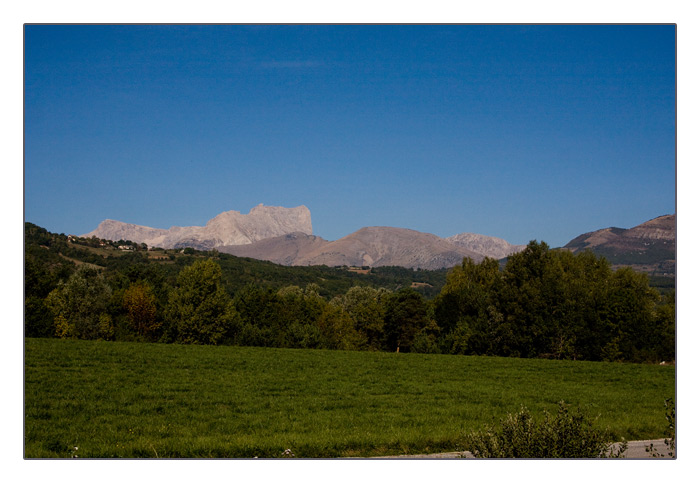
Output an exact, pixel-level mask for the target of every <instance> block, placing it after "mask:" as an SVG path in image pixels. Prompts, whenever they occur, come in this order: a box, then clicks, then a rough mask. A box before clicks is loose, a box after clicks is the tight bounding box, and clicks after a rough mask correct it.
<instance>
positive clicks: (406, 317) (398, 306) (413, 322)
mask: <svg viewBox="0 0 700 483" xmlns="http://www.w3.org/2000/svg"><path fill="white" fill-rule="evenodd" d="M429 322H430V321H429V319H428V311H427V307H426V304H425V301H424V300H423V297H421V295H420V294H419V293H418V292H416V291H415V290H412V289H410V288H404V289H401V290H399V291H398V292H394V293H392V294H390V295H388V296H387V297H386V298H385V309H384V335H385V348H386V350H389V351H396V352H400V351H402V350H403V351H404V352H411V348H412V346H413V341H414V338H415V337H416V335H417V334H418V333H419V332H420V331H421V330H422V329H423V328H425V327H426V326H427V325H428V324H429Z"/></svg>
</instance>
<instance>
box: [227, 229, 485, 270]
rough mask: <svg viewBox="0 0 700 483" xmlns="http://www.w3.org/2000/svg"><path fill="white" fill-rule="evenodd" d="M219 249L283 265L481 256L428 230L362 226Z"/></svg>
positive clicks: (407, 262)
mask: <svg viewBox="0 0 700 483" xmlns="http://www.w3.org/2000/svg"><path fill="white" fill-rule="evenodd" d="M219 250H220V251H222V252H226V253H230V254H232V255H237V256H247V257H251V258H258V259H263V260H270V261H274V262H276V263H282V264H285V265H328V266H331V267H333V266H341V265H347V266H371V267H381V266H392V265H393V266H401V267H408V268H423V269H429V270H435V269H439V268H445V267H452V266H454V265H458V264H459V263H461V262H462V259H463V258H464V257H471V258H472V259H474V260H475V261H481V260H482V259H483V258H484V256H483V255H481V254H479V253H476V252H474V251H472V250H468V249H466V248H463V247H459V246H456V245H454V244H452V243H450V242H448V241H445V240H443V239H442V238H440V237H438V236H436V235H432V234H430V233H422V232H418V231H415V230H408V229H405V228H390V227H368V228H362V229H360V230H358V231H356V232H354V233H351V234H350V235H348V236H346V237H343V238H341V239H339V240H336V241H332V242H328V241H326V240H323V239H322V238H319V237H313V236H304V235H303V234H298V233H295V234H293V235H286V236H282V237H276V238H274V239H269V240H263V241H260V242H257V243H254V244H252V245H249V246H246V247H240V246H238V247H221V248H219Z"/></svg>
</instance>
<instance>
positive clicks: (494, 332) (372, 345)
mask: <svg viewBox="0 0 700 483" xmlns="http://www.w3.org/2000/svg"><path fill="white" fill-rule="evenodd" d="M39 234H41V233H39ZM35 235H36V234H35ZM49 242H50V240H49V239H47V240H44V243H49ZM41 246H43V247H46V245H41ZM46 250H50V247H48V248H43V250H42V249H40V250H38V252H37V249H36V245H34V246H33V247H32V248H31V250H29V248H27V254H25V335H27V336H28V337H64V338H81V339H104V340H123V341H150V342H163V343H181V344H231V345H252V346H266V347H289V348H323V349H342V350H375V351H399V352H423V353H446V354H470V355H471V354H474V355H496V356H511V357H547V358H557V359H585V360H606V361H636V362H641V361H659V360H674V359H675V298H674V294H673V293H672V292H671V293H668V294H665V295H664V296H661V295H660V294H659V293H658V292H657V291H656V290H655V289H653V288H651V287H650V286H649V283H648V279H647V278H646V276H645V275H644V274H641V273H637V272H634V271H632V270H631V269H626V268H623V269H618V270H612V269H611V267H610V264H609V263H608V262H607V260H606V259H605V258H602V257H598V256H596V255H594V254H592V253H590V252H583V253H577V254H572V253H570V252H568V251H562V250H552V249H550V248H549V247H548V246H547V245H546V244H545V243H543V242H540V243H538V242H534V241H533V242H531V243H530V244H529V245H528V246H527V248H526V249H525V250H524V251H523V252H520V253H518V254H515V255H513V256H511V257H509V259H508V260H507V261H506V263H505V265H503V266H500V265H499V262H498V261H497V260H492V259H488V258H487V259H485V260H484V261H482V262H480V263H475V262H473V261H472V260H471V259H464V261H463V263H462V264H461V265H459V266H456V267H454V268H453V269H452V270H450V271H449V272H448V273H447V277H446V282H445V283H444V286H442V287H441V289H440V291H439V292H438V293H437V296H436V297H434V298H433V299H432V300H428V299H426V298H425V296H423V295H422V294H420V293H419V292H417V291H415V290H413V289H411V288H408V287H402V288H399V287H397V288H395V289H389V288H383V287H379V288H377V287H371V286H366V285H365V286H361V285H355V286H351V287H349V288H347V289H346V290H344V291H342V292H340V293H336V294H334V295H329V294H327V293H326V294H324V293H322V290H321V288H320V286H319V284H318V283H315V282H308V283H306V284H304V285H298V284H289V285H284V286H281V287H272V286H269V285H263V284H260V283H255V282H249V283H246V284H245V285H243V286H240V287H238V288H237V289H236V290H235V291H232V290H230V289H229V288H228V287H227V284H226V283H225V279H224V277H223V272H222V260H221V259H219V258H217V257H202V258H198V259H195V260H194V261H193V262H192V263H188V264H182V263H181V264H178V263H173V264H172V265H171V267H174V268H175V269H176V273H174V274H173V275H174V276H171V275H170V273H171V272H168V271H166V270H164V269H163V268H162V266H160V265H157V264H153V263H143V262H139V260H143V259H142V258H139V255H138V254H137V253H134V254H125V255H123V257H121V258H120V259H121V260H122V263H123V261H124V260H133V261H134V262H135V263H130V264H126V265H125V266H124V267H122V268H120V269H118V270H110V271H107V270H104V269H103V268H102V267H100V266H98V265H96V264H94V263H88V262H86V263H81V264H80V265H79V266H78V267H77V268H76V267H75V266H74V265H73V262H66V264H64V263H63V262H64V261H65V260H63V259H62V258H61V257H57V258H53V259H52V260H53V264H47V263H42V261H41V259H40V258H39V257H40V255H42V252H43V251H46ZM132 256H133V257H134V258H125V257H132ZM190 260H192V257H190ZM95 261H97V260H95ZM175 262H178V260H175Z"/></svg>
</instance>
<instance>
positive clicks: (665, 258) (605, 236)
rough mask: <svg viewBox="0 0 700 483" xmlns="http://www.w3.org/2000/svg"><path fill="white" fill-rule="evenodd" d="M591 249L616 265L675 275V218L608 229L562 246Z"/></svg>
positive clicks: (578, 237)
mask: <svg viewBox="0 0 700 483" xmlns="http://www.w3.org/2000/svg"><path fill="white" fill-rule="evenodd" d="M563 248H564V249H566V250H570V251H572V252H574V253H576V252H579V251H582V250H591V251H592V252H593V253H595V254H596V255H600V256H604V257H605V258H607V259H608V260H609V261H610V263H611V264H612V265H613V266H614V267H615V266H632V267H634V268H636V269H637V270H640V271H643V272H647V273H650V274H652V275H662V276H673V275H675V272H676V215H675V214H672V215H661V216H657V217H656V218H652V219H651V220H648V221H645V222H644V223H640V224H639V225H637V226H634V227H632V228H627V229H625V228H617V227H609V228H602V229H600V230H595V231H591V232H588V233H584V234H582V235H579V236H577V237H576V238H574V239H573V240H571V241H570V242H569V243H567V244H566V245H564V247H563Z"/></svg>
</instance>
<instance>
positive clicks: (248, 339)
mask: <svg viewBox="0 0 700 483" xmlns="http://www.w3.org/2000/svg"><path fill="white" fill-rule="evenodd" d="M281 305H282V300H281V298H280V296H279V295H278V294H277V293H276V292H275V291H273V290H272V289H270V288H262V287H260V286H259V285H255V284H248V285H246V286H245V287H244V288H243V289H241V290H239V291H238V293H236V296H235V297H234V306H235V309H236V312H237V313H238V314H239V316H240V322H241V329H240V331H239V332H238V334H237V336H236V339H235V341H236V344H239V345H252V346H261V347H281V346H283V344H284V334H283V333H282V331H281V327H282V325H283V324H282V322H281V314H282V309H281Z"/></svg>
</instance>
